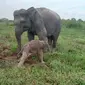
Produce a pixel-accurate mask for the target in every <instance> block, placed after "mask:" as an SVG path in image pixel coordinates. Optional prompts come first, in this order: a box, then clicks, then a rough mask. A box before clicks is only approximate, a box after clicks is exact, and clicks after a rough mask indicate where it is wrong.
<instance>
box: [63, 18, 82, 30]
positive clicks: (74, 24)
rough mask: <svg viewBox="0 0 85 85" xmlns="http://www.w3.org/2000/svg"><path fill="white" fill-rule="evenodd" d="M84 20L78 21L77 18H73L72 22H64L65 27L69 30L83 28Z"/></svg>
mask: <svg viewBox="0 0 85 85" xmlns="http://www.w3.org/2000/svg"><path fill="white" fill-rule="evenodd" d="M82 22H83V21H82V20H81V19H79V20H78V21H77V20H76V19H75V18H72V19H71V20H69V19H68V20H64V19H63V20H62V23H63V25H65V27H67V28H79V29H80V28H82Z"/></svg>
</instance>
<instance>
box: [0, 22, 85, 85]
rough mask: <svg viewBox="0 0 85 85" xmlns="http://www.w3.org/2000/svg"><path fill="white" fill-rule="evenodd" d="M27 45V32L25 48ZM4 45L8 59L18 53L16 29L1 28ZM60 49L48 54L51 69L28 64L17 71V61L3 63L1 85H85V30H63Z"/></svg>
mask: <svg viewBox="0 0 85 85" xmlns="http://www.w3.org/2000/svg"><path fill="white" fill-rule="evenodd" d="M36 38H37V37H36ZM27 41H28V39H27V34H26V32H25V33H24V34H23V35H22V44H23V45H24V44H25V43H26V42H27ZM0 43H3V44H4V45H5V46H8V47H9V50H8V52H7V53H8V54H7V55H8V56H10V54H11V53H13V52H15V51H16V48H17V43H16V39H15V34H14V27H13V26H7V25H5V24H3V23H2V24H0ZM57 48H58V49H56V51H55V52H53V53H45V54H44V61H45V62H46V65H47V67H45V66H42V65H33V66H32V65H28V64H27V65H26V66H25V67H22V68H17V67H16V65H17V62H16V61H4V62H2V61H0V85H85V29H84V28H80V29H79V28H78V29H75V28H66V27H65V26H63V27H62V30H61V33H60V36H59V39H58V44H57ZM0 51H1V48H0ZM13 63H15V64H14V65H13Z"/></svg>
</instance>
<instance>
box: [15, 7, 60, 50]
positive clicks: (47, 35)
mask: <svg viewBox="0 0 85 85" xmlns="http://www.w3.org/2000/svg"><path fill="white" fill-rule="evenodd" d="M60 22H61V19H60V16H59V15H58V14H57V13H55V12H53V11H52V10H49V9H47V8H34V7H31V8H29V9H27V10H25V9H20V10H15V11H14V23H15V36H16V39H17V42H18V50H19V51H20V50H21V35H22V33H23V32H24V31H27V32H28V39H29V41H31V40H34V36H35V35H38V37H39V39H40V40H44V41H47V40H48V43H49V45H50V46H52V47H53V48H55V47H56V41H57V39H58V36H59V33H60V29H61V23H60Z"/></svg>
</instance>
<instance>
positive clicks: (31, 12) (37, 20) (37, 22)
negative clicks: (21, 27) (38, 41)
mask: <svg viewBox="0 0 85 85" xmlns="http://www.w3.org/2000/svg"><path fill="white" fill-rule="evenodd" d="M27 14H28V17H29V18H30V20H31V23H32V24H33V25H34V26H35V27H36V28H37V29H38V28H40V29H41V27H42V28H44V22H43V19H42V16H41V15H40V13H39V12H38V11H37V10H36V9H35V8H34V7H31V8H29V9H28V10H27Z"/></svg>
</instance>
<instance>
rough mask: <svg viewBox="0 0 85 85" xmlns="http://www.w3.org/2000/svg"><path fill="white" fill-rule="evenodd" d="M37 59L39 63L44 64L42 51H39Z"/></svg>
mask: <svg viewBox="0 0 85 85" xmlns="http://www.w3.org/2000/svg"><path fill="white" fill-rule="evenodd" d="M38 57H39V60H40V62H41V63H45V62H44V61H43V51H42V50H40V51H39V52H38Z"/></svg>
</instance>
